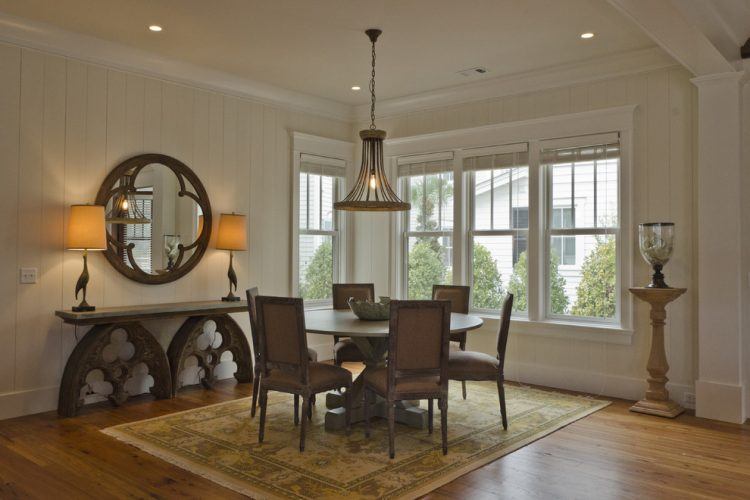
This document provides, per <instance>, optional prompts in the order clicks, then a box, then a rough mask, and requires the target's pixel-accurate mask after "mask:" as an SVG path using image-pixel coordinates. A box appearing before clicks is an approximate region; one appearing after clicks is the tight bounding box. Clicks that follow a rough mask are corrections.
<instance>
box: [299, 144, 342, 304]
mask: <svg viewBox="0 0 750 500" xmlns="http://www.w3.org/2000/svg"><path fill="white" fill-rule="evenodd" d="M315 160H316V159H315V158H311V157H308V156H307V155H305V157H304V158H303V161H302V162H301V163H300V171H299V226H298V227H299V234H298V245H297V249H298V256H297V261H298V263H299V268H298V269H299V271H298V277H299V282H298V291H299V295H300V297H302V298H303V299H305V300H306V301H328V300H330V299H331V293H332V292H331V290H332V288H333V286H332V285H333V283H335V282H336V281H337V280H338V275H339V273H338V267H339V247H340V244H341V243H340V235H339V224H338V214H337V212H336V211H335V210H334V209H333V202H334V201H335V200H337V199H338V197H339V193H340V192H341V187H342V186H341V185H342V183H343V172H342V171H340V170H338V169H337V168H336V167H333V166H326V165H323V164H321V163H320V160H321V159H318V163H316V162H315Z"/></svg>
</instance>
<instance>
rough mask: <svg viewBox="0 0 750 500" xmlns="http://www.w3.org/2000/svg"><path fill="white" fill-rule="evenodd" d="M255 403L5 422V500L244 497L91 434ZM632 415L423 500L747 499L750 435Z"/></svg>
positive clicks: (224, 396)
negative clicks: (122, 425) (184, 412)
mask: <svg viewBox="0 0 750 500" xmlns="http://www.w3.org/2000/svg"><path fill="white" fill-rule="evenodd" d="M351 368H354V369H353V371H356V368H357V367H351ZM250 393H251V386H250V385H249V384H245V385H237V384H236V383H235V382H234V381H233V380H231V381H225V382H221V383H219V384H218V386H217V387H216V389H215V390H213V391H207V390H203V389H201V388H187V389H184V390H182V391H181V392H180V393H179V395H178V397H177V398H175V399H172V400H164V401H155V400H153V399H152V398H151V397H150V396H143V397H139V398H135V399H133V400H131V401H130V402H128V403H126V404H125V406H124V407H122V408H119V409H114V408H111V407H110V406H109V405H108V404H106V403H104V404H99V405H94V406H90V407H86V408H85V409H84V410H83V411H82V412H81V414H80V415H79V416H77V417H75V418H70V419H60V418H58V417H57V415H56V414H55V413H52V412H51V413H44V414H39V415H32V416H28V417H22V418H16V419H12V420H5V421H1V422H0V498H2V499H9V498H45V499H46V498H54V499H55V500H60V499H68V498H98V499H102V498H176V497H181V498H202V499H209V498H239V497H240V495H237V494H236V493H234V492H232V491H230V490H228V489H225V488H222V487H221V486H218V485H216V484H214V483H212V482H211V481H208V480H206V479H203V478H201V477H199V476H196V475H193V474H191V473H189V472H186V471H183V470H182V469H180V468H178V467H175V466H172V465H170V464H168V463H167V462H164V461H161V460H159V459H157V458H154V457H152V456H151V455H148V454H147V453H144V452H141V451H139V450H137V449H135V448H133V447H131V446H128V445H125V444H122V443H119V442H117V441H115V440H114V439H112V438H109V437H107V436H105V435H104V434H102V433H100V432H98V431H99V429H101V428H104V427H108V426H111V425H116V424H119V423H123V422H129V421H133V420H140V419H144V418H150V417H155V416H159V415H163V414H166V413H171V412H175V411H180V410H186V409H190V408H194V407H197V406H202V405H206V404H211V403H217V402H221V401H226V400H229V399H234V398H240V397H245V396H249V395H250ZM469 397H471V394H469ZM629 406H630V402H627V401H615V402H614V404H612V405H611V406H609V407H608V408H606V409H604V410H602V411H599V412H597V413H595V414H593V415H591V416H589V417H586V418H584V419H583V420H579V421H578V422H575V423H573V424H571V425H569V426H568V427H565V428H564V429H561V430H559V431H557V432H555V433H553V434H551V435H550V436H547V437H545V438H543V439H541V440H539V441H536V442H534V443H532V444H530V445H529V446H526V447H525V448H522V449H520V450H518V451H516V452H514V453H512V454H510V455H508V456H506V457H503V458H501V459H499V460H496V461H495V462H492V463H490V464H488V465H486V466H484V467H482V468H480V469H478V470H476V471H474V472H471V473H469V474H467V475H465V476H463V477H460V478H458V479H456V480H455V481H453V482H451V483H449V484H447V485H445V486H443V487H442V488H440V489H438V490H436V491H434V492H432V493H431V494H429V495H428V496H427V497H426V498H430V499H444V498H461V499H467V498H471V499H485V498H498V497H503V498H518V499H522V498H523V499H526V498H532V499H537V498H538V499H542V498H543V499H552V498H596V499H605V498H750V425H732V424H724V423H720V422H713V421H709V420H703V419H699V418H695V417H694V416H691V415H682V416H680V417H678V418H677V419H675V420H667V419H662V418H658V417H652V416H648V415H641V414H636V413H631V412H629V411H628V407H629ZM511 425H512V422H511ZM385 459H386V457H384V460H385Z"/></svg>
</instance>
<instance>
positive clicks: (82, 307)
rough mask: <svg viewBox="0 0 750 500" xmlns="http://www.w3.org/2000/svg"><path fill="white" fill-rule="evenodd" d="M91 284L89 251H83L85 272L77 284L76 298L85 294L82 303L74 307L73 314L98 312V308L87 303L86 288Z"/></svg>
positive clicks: (82, 272)
mask: <svg viewBox="0 0 750 500" xmlns="http://www.w3.org/2000/svg"><path fill="white" fill-rule="evenodd" d="M88 284H89V266H88V251H87V250H84V251H83V271H81V275H80V276H79V277H78V282H77V283H76V298H78V293H79V292H81V291H82V292H83V300H81V303H80V304H78V305H77V306H73V312H90V311H96V307H94V306H92V305H90V304H89V303H88V302H86V287H87V286H88Z"/></svg>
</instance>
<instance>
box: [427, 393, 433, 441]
mask: <svg viewBox="0 0 750 500" xmlns="http://www.w3.org/2000/svg"><path fill="white" fill-rule="evenodd" d="M432 403H433V400H432V399H428V400H427V434H432V415H433V414H434V408H433V406H434V405H433V404H432Z"/></svg>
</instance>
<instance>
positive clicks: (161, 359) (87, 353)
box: [57, 323, 172, 417]
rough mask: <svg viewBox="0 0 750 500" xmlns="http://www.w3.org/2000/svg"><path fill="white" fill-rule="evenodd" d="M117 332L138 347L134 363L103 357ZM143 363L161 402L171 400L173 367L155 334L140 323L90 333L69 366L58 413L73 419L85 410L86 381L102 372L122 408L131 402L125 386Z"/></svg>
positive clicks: (111, 397) (98, 327)
mask: <svg viewBox="0 0 750 500" xmlns="http://www.w3.org/2000/svg"><path fill="white" fill-rule="evenodd" d="M116 330H123V331H124V332H125V333H126V334H127V340H128V342H130V343H132V344H133V346H134V347H135V352H134V353H133V356H131V357H130V359H127V360H123V359H121V358H119V357H116V358H115V359H114V360H113V361H111V362H108V361H106V360H105V359H104V357H103V352H104V349H105V348H106V347H107V346H108V345H109V344H110V342H111V335H112V333H113V332H114V331H116ZM140 363H143V364H145V365H146V366H147V367H148V370H149V374H150V375H151V376H152V377H153V378H154V385H153V386H152V387H151V393H152V394H153V395H154V396H156V398H157V399H166V398H169V397H170V396H171V394H172V378H171V376H170V373H169V363H168V361H167V356H166V355H165V354H164V349H162V347H161V345H160V344H159V342H157V340H156V339H155V338H154V336H153V335H151V333H150V332H149V331H148V330H146V329H145V328H144V327H143V326H142V325H141V324H139V323H123V324H103V325H96V326H94V327H92V328H91V330H89V331H88V332H87V333H86V335H85V336H84V337H83V339H81V341H80V342H79V343H78V344H77V345H76V347H75V349H73V352H72V353H71V355H70V358H68V363H67V364H66V365H65V372H64V373H63V378H62V382H61V383H60V397H59V400H58V405H57V412H58V414H59V415H60V416H63V417H72V416H74V415H75V414H76V413H78V409H79V408H80V407H81V406H83V403H84V398H83V397H82V396H81V389H82V388H83V387H84V386H86V385H87V383H86V377H87V376H88V374H89V373H90V372H92V371H93V370H100V371H101V372H102V373H103V374H104V380H105V381H106V382H109V383H110V384H112V394H110V395H109V396H108V399H109V400H110V401H111V402H112V404H114V405H115V406H118V405H120V404H122V403H123V402H125V400H127V399H128V397H129V394H128V393H127V391H126V390H125V382H127V381H128V379H129V378H130V376H131V375H132V374H133V369H134V368H135V367H136V365H138V364H140Z"/></svg>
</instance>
